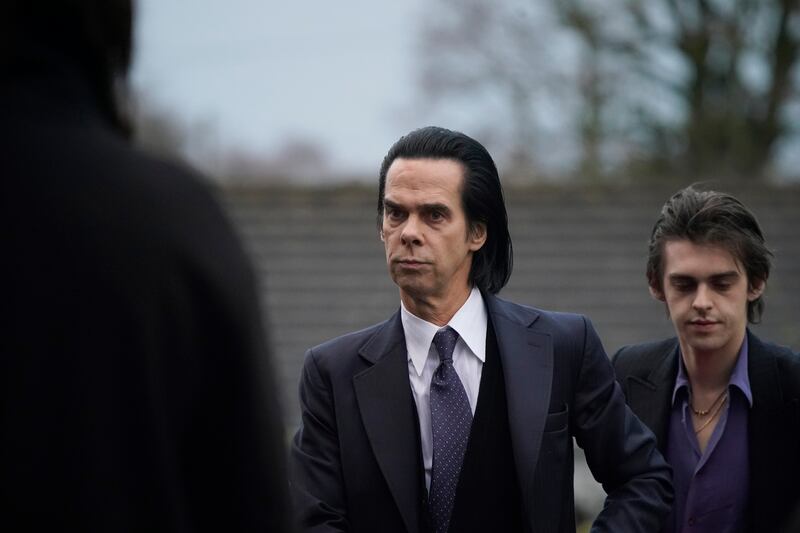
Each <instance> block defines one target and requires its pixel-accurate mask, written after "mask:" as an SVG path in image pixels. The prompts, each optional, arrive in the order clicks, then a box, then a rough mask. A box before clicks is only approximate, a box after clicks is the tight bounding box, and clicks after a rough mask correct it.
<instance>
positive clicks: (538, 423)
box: [483, 294, 553, 502]
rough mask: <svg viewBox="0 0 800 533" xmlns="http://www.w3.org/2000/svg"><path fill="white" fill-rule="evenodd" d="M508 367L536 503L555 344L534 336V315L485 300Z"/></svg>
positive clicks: (521, 467)
mask: <svg viewBox="0 0 800 533" xmlns="http://www.w3.org/2000/svg"><path fill="white" fill-rule="evenodd" d="M483 296H484V301H485V302H486V305H487V308H488V310H489V320H491V321H492V325H493V326H494V331H495V335H496V337H497V347H498V350H499V352H500V358H501V360H502V364H503V378H504V379H505V385H506V402H507V404H508V423H509V429H510V432H511V445H512V449H513V450H514V461H515V463H516V467H517V474H518V476H519V482H520V485H521V493H522V497H523V500H522V501H523V502H530V501H533V497H534V494H533V489H534V483H533V482H534V474H535V471H536V463H537V461H538V459H539V448H540V445H541V442H542V432H543V431H544V424H545V421H546V417H547V411H548V406H549V405H550V387H551V384H552V376H553V344H552V339H551V338H550V336H549V335H547V334H544V333H539V332H536V331H533V330H531V329H529V328H530V326H531V324H533V322H535V321H536V319H537V318H538V316H539V315H538V313H536V312H535V311H533V310H528V309H524V308H517V307H515V308H514V309H513V310H512V309H511V308H510V307H509V306H508V305H507V304H505V302H503V301H502V300H498V299H497V298H495V297H494V296H491V295H487V294H484V295H483Z"/></svg>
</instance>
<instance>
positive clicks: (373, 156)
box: [132, 0, 423, 175]
mask: <svg viewBox="0 0 800 533" xmlns="http://www.w3.org/2000/svg"><path fill="white" fill-rule="evenodd" d="M422 7H423V3H422V1H421V0H411V1H405V2H374V1H368V0H345V1H341V2H330V1H323V0H308V1H300V2H278V1H275V0H267V1H264V0H225V1H223V0H194V1H192V2H188V1H185V0H184V1H182V0H140V1H139V3H138V13H137V15H138V19H137V32H136V38H137V47H136V55H135V59H134V67H133V73H132V81H133V84H134V87H136V89H137V91H140V92H141V93H143V94H144V95H146V97H147V98H148V99H149V100H151V101H152V102H154V103H155V104H156V105H157V106H159V107H160V108H162V109H164V110H166V111H168V112H169V113H170V114H172V115H174V116H175V117H177V118H178V119H179V121H180V122H182V123H185V124H188V125H190V126H192V127H201V128H203V129H204V130H209V131H212V132H213V135H212V137H213V138H212V139H211V142H212V144H214V146H213V147H212V148H214V149H215V150H221V149H225V148H226V147H231V146H232V147H237V148H239V149H242V150H249V151H257V152H260V153H263V154H268V153H270V152H274V151H275V150H277V149H279V148H280V147H281V146H282V144H283V143H285V142H287V141H289V140H292V139H309V140H311V141H313V142H316V143H319V144H320V145H321V146H322V147H323V148H325V149H326V150H327V151H328V153H329V155H330V156H331V163H332V165H333V166H334V167H336V168H338V169H339V170H341V171H344V172H348V171H355V172H361V173H367V174H370V175H372V174H374V173H375V171H376V168H377V166H378V164H379V162H380V159H381V158H382V156H383V154H384V153H385V152H386V150H387V149H388V147H389V146H390V145H391V144H392V142H394V141H395V140H396V139H397V138H398V137H399V136H400V135H402V134H403V133H405V131H406V130H408V129H411V128H413V127H415V126H418V125H421V124H420V123H419V120H420V119H421V117H420V118H417V117H413V116H410V115H413V113H412V112H411V111H412V110H413V107H412V106H413V101H414V93H415V91H416V90H417V88H416V84H415V81H414V75H415V70H414V65H413V60H414V45H415V39H416V32H415V26H416V22H417V21H418V20H419V17H420V16H421V8H422Z"/></svg>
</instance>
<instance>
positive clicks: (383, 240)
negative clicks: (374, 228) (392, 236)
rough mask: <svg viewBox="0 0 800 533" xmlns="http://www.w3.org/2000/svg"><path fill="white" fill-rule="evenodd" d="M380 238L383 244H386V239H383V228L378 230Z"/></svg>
mask: <svg viewBox="0 0 800 533" xmlns="http://www.w3.org/2000/svg"><path fill="white" fill-rule="evenodd" d="M378 236H379V237H380V238H381V242H386V239H384V238H383V228H379V229H378Z"/></svg>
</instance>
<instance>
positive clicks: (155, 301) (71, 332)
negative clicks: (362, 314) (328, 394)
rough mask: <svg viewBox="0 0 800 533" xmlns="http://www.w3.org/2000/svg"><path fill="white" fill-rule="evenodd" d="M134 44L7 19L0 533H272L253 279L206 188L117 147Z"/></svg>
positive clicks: (270, 453) (37, 1) (268, 412)
mask: <svg viewBox="0 0 800 533" xmlns="http://www.w3.org/2000/svg"><path fill="white" fill-rule="evenodd" d="M131 24H132V5H131V0H52V1H48V0H20V1H4V2H3V3H2V7H0V76H1V77H2V83H0V117H2V118H1V119H0V121H1V122H0V143H2V144H0V169H1V170H0V172H1V173H2V174H1V175H2V193H1V194H0V228H2V229H0V254H2V255H1V256H0V265H2V267H0V268H1V270H0V275H1V276H2V277H0V280H2V281H0V283H2V286H1V287H0V295H2V305H3V310H4V313H3V314H4V315H5V318H4V319H3V320H2V321H0V324H1V325H0V530H2V531H83V532H93V531H104V532H106V531H110V532H123V531H137V532H139V531H181V532H184V531H186V532H189V531H215V532H216V531H282V530H284V525H285V523H286V522H285V513H286V510H287V505H286V498H285V494H284V493H285V490H286V480H285V476H284V464H283V462H284V455H283V444H282V443H283V438H282V434H283V427H282V424H281V422H280V419H279V409H278V405H277V403H276V397H277V394H276V393H275V389H274V387H272V381H273V380H272V377H271V375H270V374H269V368H268V362H267V361H264V357H265V354H266V349H265V343H264V338H263V334H262V326H261V318H260V312H259V308H258V302H257V299H256V294H257V291H256V287H255V281H254V277H253V274H252V272H251V270H250V266H249V264H248V261H247V260H246V258H245V256H244V254H243V252H242V249H241V247H240V244H239V243H238V241H237V239H236V238H235V237H234V234H233V231H232V228H231V226H230V225H229V223H228V221H227V220H226V218H225V217H224V216H223V213H222V212H221V210H220V207H219V206H218V204H217V202H216V201H215V200H214V198H213V196H212V194H211V193H210V191H209V190H208V188H207V187H206V186H204V185H203V184H202V183H201V182H200V181H199V180H198V179H197V177H196V176H193V175H192V174H191V173H189V172H187V171H186V170H183V169H181V168H178V167H176V166H173V165H171V164H169V163H166V162H163V161H159V160H156V159H152V158H149V157H147V156H145V155H143V154H141V153H139V152H137V151H136V150H135V149H133V148H132V147H131V145H130V143H129V142H128V141H127V139H126V136H127V132H128V128H127V126H126V121H125V119H124V116H123V113H121V112H120V109H119V108H118V105H117V103H116V102H117V99H116V96H115V94H116V93H117V92H118V90H119V89H121V88H123V87H124V81H125V75H126V71H127V69H128V65H129V59H130V54H131ZM12 524H13V526H12Z"/></svg>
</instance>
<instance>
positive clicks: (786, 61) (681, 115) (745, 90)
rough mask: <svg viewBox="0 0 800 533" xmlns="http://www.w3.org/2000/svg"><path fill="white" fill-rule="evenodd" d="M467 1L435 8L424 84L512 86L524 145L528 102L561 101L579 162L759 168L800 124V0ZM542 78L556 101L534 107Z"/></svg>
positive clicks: (652, 168)
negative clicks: (795, 118) (796, 119)
mask: <svg viewBox="0 0 800 533" xmlns="http://www.w3.org/2000/svg"><path fill="white" fill-rule="evenodd" d="M468 3H469V5H468V6H464V3H463V2H456V1H455V0H439V1H438V4H439V5H440V7H441V8H445V9H446V11H447V15H448V16H446V17H430V18H429V19H428V20H427V22H426V24H425V27H424V29H423V32H422V43H423V47H424V49H425V50H426V52H425V54H424V56H423V60H422V73H423V78H424V84H423V88H424V89H425V90H426V92H427V94H429V95H434V96H436V95H441V94H454V93H458V92H460V93H461V94H463V93H464V92H465V90H471V91H474V90H475V89H476V88H479V87H480V88H484V89H485V88H491V89H492V90H495V91H499V92H503V91H505V92H506V93H507V94H508V95H509V96H508V98H507V102H508V105H507V110H508V114H509V115H510V116H512V117H516V119H517V120H519V121H520V122H522V123H524V124H526V125H522V124H516V123H515V126H514V129H513V131H514V133H513V137H514V138H515V140H516V142H517V143H518V144H519V147H518V148H517V149H518V150H519V149H520V148H521V149H523V150H527V151H528V152H529V153H530V152H532V151H533V152H535V150H534V146H535V144H536V143H535V141H536V138H537V136H538V137H542V136H543V132H542V131H540V130H539V129H538V128H537V124H536V122H535V121H534V120H531V116H536V115H537V113H539V114H541V113H551V114H557V115H558V117H559V120H562V121H563V123H564V125H565V127H568V128H570V129H571V130H572V131H571V132H569V133H565V134H564V137H563V138H564V139H567V141H569V139H574V142H575V144H576V148H577V152H578V153H579V154H580V155H579V156H578V157H575V158H574V160H573V161H572V165H573V168H574V169H575V171H576V172H577V173H579V175H581V176H584V177H593V176H601V175H603V174H606V173H611V172H613V171H618V170H620V169H628V170H631V169H636V170H639V171H642V172H645V173H650V174H668V173H680V174H682V175H683V176H686V175H687V174H688V175H691V176H695V177H697V178H702V177H707V176H709V175H713V176H714V177H744V178H750V179H757V178H763V177H764V176H765V175H767V173H768V172H769V171H770V166H771V163H772V162H773V158H774V156H775V149H776V146H777V144H778V143H779V142H780V141H782V140H786V139H789V138H791V137H792V136H793V135H796V134H797V133H798V131H797V128H796V126H795V125H794V124H793V123H792V121H791V120H789V116H790V113H792V112H794V113H795V114H796V113H797V112H798V107H800V91H799V89H798V88H799V86H800V72H798V70H800V67H798V55H800V2H797V0H595V1H588V0H551V2H550V3H549V4H542V3H539V4H536V3H532V2H521V1H517V0H502V1H495V2H488V1H486V0H468ZM543 5H549V7H550V8H551V10H550V11H549V12H547V11H545V10H544V9H542V6H543ZM557 46H560V47H561V48H560V50H559V49H557V48H556V47H557ZM542 91H546V92H548V94H549V95H550V102H558V103H557V104H556V105H552V103H550V104H549V105H550V108H549V109H539V110H538V111H537V110H536V109H532V108H531V102H532V101H533V100H532V98H531V96H530V95H535V94H537V93H541V92H542ZM526 128H527V129H526ZM531 128H533V129H531ZM544 135H546V134H544ZM540 144H541V143H540ZM532 159H535V157H532Z"/></svg>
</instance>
